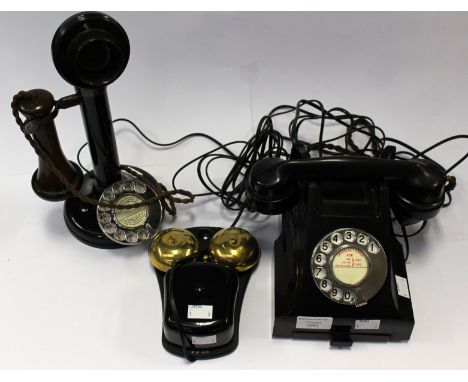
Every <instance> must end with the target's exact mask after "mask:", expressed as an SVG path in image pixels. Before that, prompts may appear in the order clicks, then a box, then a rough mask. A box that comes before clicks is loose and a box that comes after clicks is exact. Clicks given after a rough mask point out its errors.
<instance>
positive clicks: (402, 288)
mask: <svg viewBox="0 0 468 382" xmlns="http://www.w3.org/2000/svg"><path fill="white" fill-rule="evenodd" d="M395 281H396V287H397V291H398V294H399V295H400V296H402V297H406V298H410V294H409V288H408V281H407V280H406V279H405V278H404V277H401V276H397V275H395Z"/></svg>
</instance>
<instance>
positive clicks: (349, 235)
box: [311, 228, 387, 306]
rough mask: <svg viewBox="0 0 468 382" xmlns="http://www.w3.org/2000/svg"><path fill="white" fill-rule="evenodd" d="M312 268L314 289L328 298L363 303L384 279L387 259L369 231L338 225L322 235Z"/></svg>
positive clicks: (336, 300) (373, 293) (373, 294)
mask: <svg viewBox="0 0 468 382" xmlns="http://www.w3.org/2000/svg"><path fill="white" fill-rule="evenodd" d="M311 270H312V276H313V278H314V281H315V284H316V285H317V288H318V289H319V290H320V291H321V292H322V293H323V294H324V295H325V296H327V297H328V298H329V299H331V300H332V301H335V302H338V303H340V304H345V305H355V306H362V305H365V304H366V303H367V301H369V299H371V298H372V297H374V296H375V294H376V293H377V292H378V291H379V290H380V288H381V287H382V285H383V283H384V282H385V278H386V276H387V258H386V255H385V251H384V249H383V248H382V246H381V245H380V243H379V242H378V240H377V239H376V238H375V237H373V236H372V235H370V234H369V233H367V232H365V231H362V230H360V229H355V228H341V229H338V230H335V231H333V232H330V233H329V234H327V235H326V236H324V237H323V238H322V240H320V242H319V243H318V244H317V246H316V247H315V248H314V251H313V253H312V258H311Z"/></svg>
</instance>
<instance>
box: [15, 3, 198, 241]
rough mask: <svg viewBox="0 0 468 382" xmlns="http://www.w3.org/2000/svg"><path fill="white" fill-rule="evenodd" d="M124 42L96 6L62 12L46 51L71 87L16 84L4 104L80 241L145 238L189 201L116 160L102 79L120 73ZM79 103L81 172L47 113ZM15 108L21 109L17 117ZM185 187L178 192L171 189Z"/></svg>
mask: <svg viewBox="0 0 468 382" xmlns="http://www.w3.org/2000/svg"><path fill="white" fill-rule="evenodd" d="M129 57H130V44H129V40H128V37H127V34H126V33H125V30H124V29H123V28H122V26H121V25H120V24H119V23H117V21H115V20H114V19H113V18H111V17H110V16H108V15H106V14H104V13H101V12H82V13H78V14H76V15H73V16H71V17H69V18H68V19H67V20H65V21H64V22H63V23H62V25H60V27H59V28H58V29H57V32H56V33H55V35H54V37H53V39H52V58H53V61H54V65H55V68H56V69H57V71H58V73H59V74H60V75H61V76H62V78H63V79H64V80H65V81H67V82H68V83H70V84H71V85H73V86H74V87H75V90H76V93H74V94H72V95H70V96H67V97H63V98H61V99H59V100H57V101H55V100H54V97H53V95H52V94H51V93H50V92H48V91H47V90H43V89H33V90H30V91H28V92H23V91H22V92H19V93H18V94H17V95H16V96H15V97H14V99H13V103H12V108H13V114H14V115H15V118H16V121H17V123H18V124H19V125H20V127H21V129H22V131H23V133H24V134H25V137H26V139H28V141H29V143H30V144H31V146H32V147H33V148H34V150H35V151H36V153H37V154H38V156H39V166H38V169H37V170H36V171H35V172H34V174H33V177H32V180H31V183H32V188H33V190H34V192H35V193H36V194H37V195H38V196H40V197H41V198H43V199H46V200H48V201H62V200H65V204H64V218H65V223H66V225H67V227H68V229H69V230H70V232H71V233H72V234H73V235H74V236H75V237H76V238H77V239H78V240H80V241H81V242H83V243H85V244H87V245H91V246H94V247H98V248H119V247H122V246H125V245H134V244H138V243H141V242H143V241H145V240H147V239H148V238H150V237H151V236H152V235H153V234H154V233H155V232H156V230H157V228H158V226H159V224H160V222H161V220H162V218H163V215H164V212H165V211H167V212H168V213H170V214H172V215H173V214H175V203H177V202H182V203H189V202H191V201H193V197H192V195H191V193H190V192H187V191H184V190H172V191H168V190H167V189H166V188H165V187H164V186H163V185H162V184H160V183H158V182H157V181H156V179H155V178H154V177H153V176H152V175H150V174H149V173H147V172H146V171H144V170H142V169H140V168H138V167H135V166H129V165H121V164H120V162H119V156H118V152H117V146H116V141H115V135H114V128H113V124H112V118H111V113H110V107H109V100H108V96H107V86H109V85H110V84H112V83H113V82H114V81H115V80H117V79H118V78H119V76H120V75H121V74H122V73H123V71H124V69H125V67H126V66H127V63H128V60H129ZM78 105H79V106H80V108H81V113H82V116H83V122H84V127H85V131H86V136H87V144H88V147H89V151H90V154H91V160H92V164H93V170H92V171H87V170H86V173H85V174H84V175H83V173H82V171H81V169H80V167H79V166H78V165H77V164H76V163H74V162H72V161H69V160H67V159H66V158H65V156H64V154H63V152H62V149H61V147H60V143H59V140H58V136H57V131H56V127H55V123H54V118H55V117H56V116H57V114H58V112H59V110H62V109H67V108H69V107H74V106H78ZM20 114H22V115H23V116H24V117H25V120H24V121H23V120H22V119H21V118H20ZM177 193H179V194H182V195H185V196H186V198H185V199H180V198H176V197H174V196H173V195H175V194H177Z"/></svg>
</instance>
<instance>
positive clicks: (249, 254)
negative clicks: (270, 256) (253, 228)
mask: <svg viewBox="0 0 468 382" xmlns="http://www.w3.org/2000/svg"><path fill="white" fill-rule="evenodd" d="M209 250H210V258H211V261H213V262H214V263H219V264H225V265H228V266H230V267H233V268H235V269H236V270H237V271H239V272H244V271H247V270H249V269H250V268H252V267H253V266H254V265H255V264H257V262H258V260H259V258H260V249H259V247H258V243H257V240H255V238H254V237H253V236H252V235H251V234H250V233H249V232H248V231H246V230H243V229H241V228H236V227H230V228H224V229H222V230H220V231H218V232H216V234H215V235H214V236H213V238H212V239H211V242H210V246H209Z"/></svg>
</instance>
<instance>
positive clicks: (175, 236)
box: [148, 228, 199, 272]
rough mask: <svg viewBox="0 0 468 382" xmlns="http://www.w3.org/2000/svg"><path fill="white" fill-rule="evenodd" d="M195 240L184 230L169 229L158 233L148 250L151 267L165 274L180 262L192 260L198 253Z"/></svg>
mask: <svg viewBox="0 0 468 382" xmlns="http://www.w3.org/2000/svg"><path fill="white" fill-rule="evenodd" d="M198 248H199V247H198V241H197V238H196V237H195V236H194V235H193V234H192V233H191V232H190V231H188V230H186V229H179V228H170V229H166V230H164V231H161V232H159V233H158V234H157V235H156V236H155V237H154V238H153V240H152V241H151V245H150V248H149V250H148V253H149V256H150V261H151V264H153V266H154V267H155V268H156V269H157V270H159V271H161V272H167V271H169V270H170V269H171V268H172V266H173V265H174V264H175V263H176V262H178V261H181V260H186V259H189V258H193V257H195V256H196V255H197V253H198Z"/></svg>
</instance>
